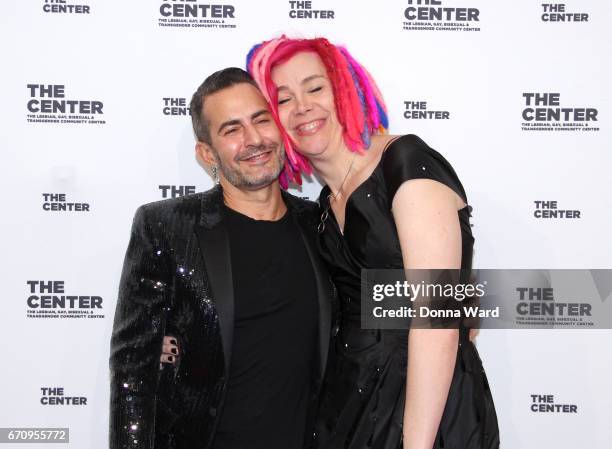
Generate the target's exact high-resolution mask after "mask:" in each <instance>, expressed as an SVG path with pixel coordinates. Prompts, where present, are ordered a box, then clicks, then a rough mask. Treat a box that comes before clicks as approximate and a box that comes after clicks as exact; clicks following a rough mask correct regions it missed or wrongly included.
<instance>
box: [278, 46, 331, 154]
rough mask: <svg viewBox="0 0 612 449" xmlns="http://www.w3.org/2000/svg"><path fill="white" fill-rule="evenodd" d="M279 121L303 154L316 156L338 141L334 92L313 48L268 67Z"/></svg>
mask: <svg viewBox="0 0 612 449" xmlns="http://www.w3.org/2000/svg"><path fill="white" fill-rule="evenodd" d="M271 75H272V81H273V82H274V84H275V85H276V86H277V88H278V113H279V116H280V121H281V124H282V125H283V128H285V130H286V131H287V133H288V134H289V135H290V136H291V137H292V138H293V140H294V142H295V143H296V144H297V148H296V149H297V150H299V152H300V153H302V154H303V155H304V156H306V157H308V158H311V157H317V156H319V155H321V154H322V153H324V152H325V150H327V148H328V147H330V145H334V146H335V145H336V144H339V143H340V142H342V126H341V125H340V123H339V122H338V118H337V115H336V106H335V103H334V93H333V91H332V86H331V82H330V80H329V78H328V77H327V73H326V71H325V66H324V65H323V63H322V62H321V59H320V58H319V56H318V55H317V54H316V53H314V52H302V53H297V54H295V55H294V56H293V57H291V59H288V60H287V61H286V62H284V63H282V64H279V65H278V66H276V67H274V69H272V74H271Z"/></svg>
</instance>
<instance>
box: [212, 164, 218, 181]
mask: <svg viewBox="0 0 612 449" xmlns="http://www.w3.org/2000/svg"><path fill="white" fill-rule="evenodd" d="M212 175H213V181H214V182H215V184H219V168H218V167H217V166H216V165H213V166H212Z"/></svg>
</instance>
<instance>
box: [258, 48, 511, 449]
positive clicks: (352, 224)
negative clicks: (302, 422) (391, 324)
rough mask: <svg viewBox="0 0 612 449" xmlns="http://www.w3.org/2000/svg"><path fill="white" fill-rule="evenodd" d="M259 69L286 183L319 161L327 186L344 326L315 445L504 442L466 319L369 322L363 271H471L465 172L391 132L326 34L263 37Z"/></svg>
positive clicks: (329, 235) (327, 227)
mask: <svg viewBox="0 0 612 449" xmlns="http://www.w3.org/2000/svg"><path fill="white" fill-rule="evenodd" d="M248 70H249V72H250V73H251V74H252V75H253V77H254V78H255V80H256V81H257V83H258V84H259V86H260V88H261V90H262V91H263V93H264V96H265V97H266V98H267V100H268V101H269V103H270V106H271V109H272V112H273V115H274V117H275V119H276V121H277V123H278V124H279V127H280V128H281V129H282V131H283V133H284V142H285V149H286V152H287V165H286V169H285V171H284V174H283V177H284V178H283V180H282V181H283V182H284V183H285V185H286V184H287V183H289V182H292V181H294V182H298V183H299V182H300V174H301V172H305V173H310V172H311V168H312V169H314V172H315V173H316V174H317V175H318V177H319V178H320V179H322V180H323V182H324V184H325V187H324V188H323V190H322V192H321V195H320V198H319V201H320V206H321V210H322V214H321V221H320V223H319V231H320V241H321V253H322V256H323V258H324V259H325V260H326V262H327V264H328V266H329V269H330V272H331V273H332V276H333V277H334V281H335V283H336V286H337V289H338V294H339V298H340V302H341V325H340V332H339V334H338V337H337V339H336V340H337V341H336V344H335V357H334V358H333V361H332V362H331V363H330V366H329V367H328V371H327V375H326V384H325V386H324V391H323V393H322V397H321V401H320V408H319V413H318V419H317V428H316V446H317V447H319V448H325V449H339V448H350V449H366V448H384V449H387V448H394V449H395V448H401V447H403V448H404V449H407V448H410V449H412V448H427V449H430V448H432V447H434V448H458V449H466V448H497V447H498V446H499V432H498V428H497V418H496V415H495V409H494V406H493V400H492V398H491V394H490V391H489V388H488V384H487V380H486V376H485V374H484V369H483V368H482V363H481V361H480V358H479V356H478V353H477V351H476V348H475V347H474V345H473V344H472V343H471V341H470V340H469V337H468V332H467V329H466V328H464V327H462V328H460V329H459V330H457V329H436V330H425V329H411V330H410V332H408V331H400V330H393V331H389V330H382V331H370V330H364V329H361V321H360V304H359V298H360V297H361V295H360V286H361V279H360V275H361V269H364V268H365V269H367V268H400V269H401V268H408V269H413V268H449V269H458V268H462V269H469V268H471V259H472V248H473V242H474V240H473V237H472V234H471V229H470V223H469V207H468V206H467V199H466V195H465V192H464V190H463V187H462V186H461V183H460V181H459V179H458V178H457V175H456V174H455V172H454V170H453V169H452V167H451V166H450V165H449V164H448V162H447V161H446V160H445V159H444V158H443V157H442V156H441V155H440V154H439V153H437V152H436V151H434V150H432V149H431V148H429V147H428V146H427V145H426V144H425V143H424V142H423V141H422V140H421V139H420V138H418V137H416V136H414V135H406V136H399V137H398V136H389V135H386V134H384V132H385V130H386V128H387V118H386V112H385V105H384V102H383V100H382V96H381V95H380V93H379V91H378V89H377V87H376V85H375V83H374V81H373V80H372V78H371V77H370V75H369V74H368V73H367V71H366V70H365V69H364V68H363V67H361V66H360V65H359V64H358V63H357V62H356V61H355V60H354V59H353V58H352V57H351V56H350V54H349V53H348V51H346V50H345V49H344V48H341V47H337V46H334V45H332V44H331V43H329V42H328V41H327V40H326V39H287V38H286V37H284V36H283V37H281V38H278V39H273V40H270V41H267V42H264V43H262V44H261V45H259V46H256V47H254V48H253V50H251V52H250V53H249V56H248ZM366 150H367V151H366ZM408 334H409V338H408Z"/></svg>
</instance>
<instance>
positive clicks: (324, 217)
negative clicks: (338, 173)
mask: <svg viewBox="0 0 612 449" xmlns="http://www.w3.org/2000/svg"><path fill="white" fill-rule="evenodd" d="M356 155H357V153H353V158H352V159H351V164H350V165H349V168H348V170H347V171H346V175H344V179H343V180H342V182H341V183H340V187H338V190H336V193H335V194H334V193H333V192H332V191H331V187H330V189H329V195H327V207H326V208H325V210H324V211H323V213H322V214H321V221H319V225H318V226H317V232H318V233H319V234H322V233H323V232H324V231H325V222H326V221H327V219H328V218H329V210H330V209H331V205H332V201H335V200H336V198H338V195H340V193H341V192H342V187H344V183H345V182H346V180H347V179H348V176H349V174H350V173H351V169H352V168H353V164H354V163H355V156H356Z"/></svg>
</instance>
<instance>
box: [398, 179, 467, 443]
mask: <svg viewBox="0 0 612 449" xmlns="http://www.w3.org/2000/svg"><path fill="white" fill-rule="evenodd" d="M462 206H463V201H461V199H460V198H459V196H458V195H457V194H456V193H455V192H453V191H452V190H451V189H450V188H448V187H447V186H445V185H444V184H441V183H439V182H436V181H432V180H429V179H413V180H410V181H407V182H404V183H403V184H402V185H401V187H400V188H399V189H398V191H397V193H396V195H395V197H394V199H393V204H392V210H393V216H394V218H395V224H396V227H397V232H398V235H399V240H400V246H401V248H402V255H403V261H404V267H405V268H407V269H415V268H431V269H459V268H460V267H461V228H460V225H459V218H458V214H457V210H458V209H460V208H461V207H462ZM458 339H459V331H458V330H457V329H411V330H410V337H409V339H408V372H407V381H406V382H407V384H406V405H405V408H404V431H403V433H404V449H431V448H432V447H433V445H434V440H435V437H436V433H437V431H438V427H439V425H440V420H441V418H442V413H443V412H444V406H445V404H446V399H447V396H448V391H449V388H450V384H451V380H452V376H453V371H454V367H455V360H456V355H457V344H458Z"/></svg>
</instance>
